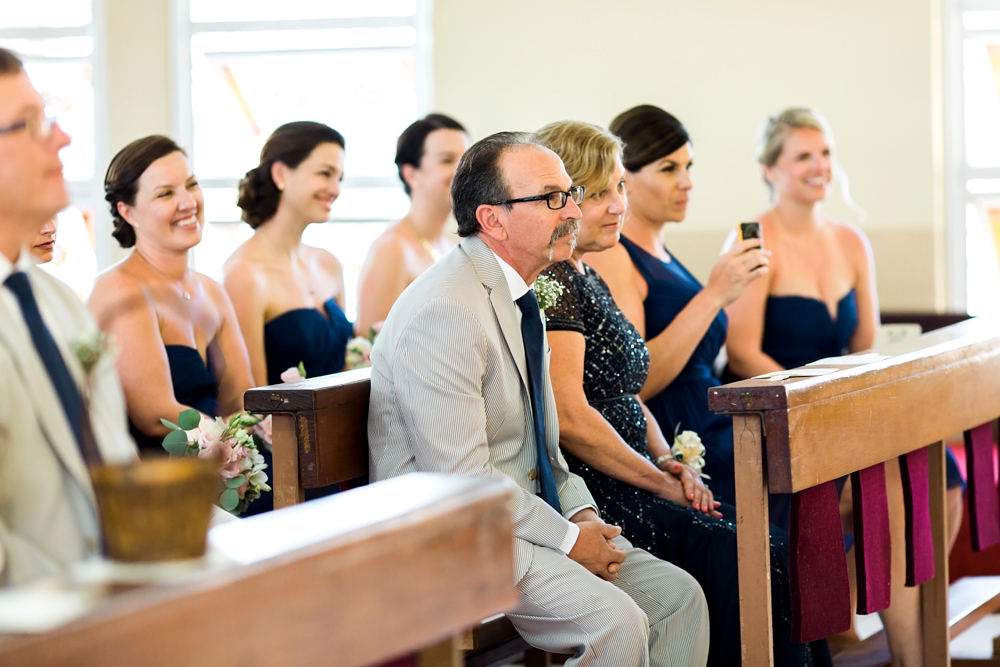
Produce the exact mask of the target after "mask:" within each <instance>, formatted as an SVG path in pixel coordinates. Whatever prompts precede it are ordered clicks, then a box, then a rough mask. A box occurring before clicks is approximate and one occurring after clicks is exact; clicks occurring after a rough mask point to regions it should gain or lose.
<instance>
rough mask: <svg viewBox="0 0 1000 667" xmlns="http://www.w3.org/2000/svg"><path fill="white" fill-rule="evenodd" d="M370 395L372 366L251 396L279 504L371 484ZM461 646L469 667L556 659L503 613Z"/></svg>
mask: <svg viewBox="0 0 1000 667" xmlns="http://www.w3.org/2000/svg"><path fill="white" fill-rule="evenodd" d="M370 395H371V369H368V368H364V369H358V370H354V371H347V372H344V373H337V374H335V375H326V376H322V377H316V378H309V379H306V380H303V381H300V382H295V383H291V384H282V385H273V386H268V387H258V388H256V389H251V390H249V391H247V392H246V394H244V398H243V401H244V407H245V409H246V410H247V411H248V412H253V413H254V414H259V415H268V414H269V415H271V420H272V422H271V423H272V436H273V437H272V447H271V451H272V454H273V462H274V470H273V475H272V483H271V485H272V487H273V488H274V506H275V509H277V508H280V507H288V506H290V505H294V504H296V503H301V502H303V500H304V494H305V490H306V489H314V488H319V487H322V486H327V485H329V484H337V483H340V484H341V488H344V487H345V486H357V485H360V484H366V483H367V482H368V399H369V396H370ZM484 618H485V617H484ZM461 647H462V648H463V649H464V650H465V651H466V656H465V658H466V664H467V665H468V667H486V666H487V665H499V664H506V662H508V661H511V660H516V659H521V658H522V657H523V658H524V659H525V661H526V664H527V665H528V667H541V666H542V665H547V664H548V656H547V655H546V654H544V653H543V652H541V651H537V650H535V649H533V648H531V647H530V646H529V645H528V644H527V642H525V641H524V640H523V639H521V637H520V636H519V635H518V634H517V631H516V630H515V629H514V626H513V625H511V623H510V621H508V620H507V619H506V618H504V617H503V616H499V617H497V618H491V619H488V620H487V621H485V622H483V623H482V624H480V625H479V626H477V627H475V628H473V630H471V631H470V632H467V633H465V634H464V635H463V637H462V640H461Z"/></svg>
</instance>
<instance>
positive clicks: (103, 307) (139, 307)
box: [87, 258, 155, 329]
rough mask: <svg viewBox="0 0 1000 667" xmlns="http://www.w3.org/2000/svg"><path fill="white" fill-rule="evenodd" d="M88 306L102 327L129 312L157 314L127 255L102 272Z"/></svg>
mask: <svg viewBox="0 0 1000 667" xmlns="http://www.w3.org/2000/svg"><path fill="white" fill-rule="evenodd" d="M87 307H88V308H89V309H90V312H91V313H92V314H93V315H94V318H95V319H96V320H97V322H98V324H99V326H101V328H102V329H104V328H106V325H107V324H108V318H109V317H111V316H119V315H123V314H126V313H129V314H132V315H135V314H136V313H137V312H148V313H149V314H150V315H153V316H155V307H154V305H153V301H152V297H151V296H150V294H149V289H148V286H147V285H146V283H145V282H144V281H143V280H142V277H141V276H140V275H139V274H138V273H137V272H136V271H135V270H133V268H132V266H131V263H130V262H129V260H128V258H126V259H124V260H122V261H121V262H119V263H117V264H115V265H114V266H111V267H110V268H108V269H106V270H104V271H102V272H101V273H100V274H99V275H98V276H97V280H95V281H94V288H93V290H91V292H90V297H89V298H88V299H87Z"/></svg>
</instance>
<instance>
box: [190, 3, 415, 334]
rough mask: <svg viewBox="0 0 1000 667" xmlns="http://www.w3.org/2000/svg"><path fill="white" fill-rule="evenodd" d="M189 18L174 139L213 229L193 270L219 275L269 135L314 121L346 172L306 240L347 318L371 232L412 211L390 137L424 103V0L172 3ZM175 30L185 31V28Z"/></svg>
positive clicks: (237, 239)
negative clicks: (333, 263) (335, 266)
mask: <svg viewBox="0 0 1000 667" xmlns="http://www.w3.org/2000/svg"><path fill="white" fill-rule="evenodd" d="M178 2H181V3H184V5H185V6H182V7H180V10H181V14H182V15H184V16H185V17H186V18H185V20H184V22H183V26H182V27H183V28H184V29H186V34H182V36H181V37H182V39H183V40H184V50H183V52H182V54H181V58H182V59H184V58H187V59H188V60H186V61H185V62H181V63H180V70H181V72H182V73H183V74H186V75H187V76H186V78H184V77H182V80H181V84H180V85H181V86H182V87H185V88H186V89H187V90H189V91H190V92H189V96H187V95H181V96H180V97H181V113H180V114H179V115H180V116H181V117H182V122H185V118H186V122H187V124H188V125H187V127H186V131H184V132H183V133H182V134H183V135H186V136H181V137H180V138H181V140H182V141H184V142H185V143H186V145H187V146H188V147H189V148H190V153H191V157H192V161H193V167H194V171H195V174H196V175H197V176H198V179H199V181H200V182H201V185H202V188H203V189H204V192H205V214H206V220H207V222H208V223H210V224H209V227H210V229H208V230H206V233H205V236H204V239H203V241H202V243H201V244H200V245H199V247H198V248H197V249H196V251H195V266H196V268H197V269H198V270H199V271H202V272H204V273H207V274H208V275H210V276H212V277H214V278H217V279H218V278H220V277H221V267H222V264H223V262H225V260H226V258H227V257H228V256H229V254H230V253H232V251H233V250H234V249H235V248H236V246H237V245H239V243H241V242H242V241H243V240H245V239H246V238H247V237H249V235H250V234H251V233H252V232H251V230H250V228H249V227H248V226H247V225H246V224H244V223H239V222H238V220H239V213H240V212H239V209H238V208H237V207H236V205H235V202H236V196H237V189H236V188H237V184H238V182H239V179H240V178H241V177H242V176H243V175H244V174H245V173H246V172H247V171H248V170H249V169H251V168H253V167H255V166H256V165H257V161H258V158H259V155H260V150H261V148H262V147H263V145H264V141H265V140H266V139H267V137H268V135H270V133H271V132H272V131H273V130H274V129H275V128H277V127H278V126H279V125H282V124H284V123H287V122H291V121H297V120H313V121H319V122H322V123H326V124H327V125H329V126H331V127H333V128H334V129H336V130H337V131H339V132H340V133H341V134H342V135H344V138H345V141H346V143H347V151H346V158H345V179H344V183H343V187H342V191H341V195H340V198H339V199H338V200H337V201H336V202H335V203H334V205H333V209H332V211H331V218H330V223H328V224H326V225H312V226H311V227H310V228H309V229H308V230H307V232H306V237H305V238H306V242H307V243H310V244H314V245H318V246H321V247H323V248H326V249H327V250H329V251H331V252H332V253H333V254H334V255H336V256H337V258H338V259H340V261H341V262H342V263H343V265H344V272H345V279H346V283H347V284H346V286H345V287H346V297H347V311H348V316H349V317H353V315H354V313H355V312H356V309H357V304H356V303H355V300H356V296H357V276H358V271H359V269H360V265H361V262H362V260H363V259H364V256H365V253H366V252H367V250H368V246H369V245H370V244H371V242H372V240H374V238H375V237H376V236H378V234H380V233H381V232H382V231H383V230H384V229H385V226H386V224H387V223H388V222H389V221H391V220H395V219H398V218H400V217H402V216H403V215H404V214H405V213H406V210H407V208H408V205H409V204H408V200H407V198H406V195H405V194H404V193H403V190H402V187H401V186H400V183H399V180H398V177H397V176H396V168H395V165H394V164H393V157H394V155H395V148H396V138H397V137H398V136H399V134H400V133H401V132H402V131H403V130H404V129H405V128H406V126H407V125H409V124H410V123H411V122H413V121H414V120H415V119H416V118H417V117H418V114H419V113H420V112H421V110H422V108H423V106H424V104H423V101H424V100H423V98H424V95H423V90H424V88H425V84H424V77H425V76H426V69H427V68H426V67H425V65H424V62H425V59H424V57H423V55H422V54H423V52H424V37H423V35H422V30H423V28H422V25H423V19H422V15H421V12H422V11H424V9H423V4H424V3H423V0H368V1H366V2H356V1H347V0H285V1H283V2H280V3H275V2H271V1H270V0H250V1H248V0H238V1H237V0H178ZM181 32H183V31H181Z"/></svg>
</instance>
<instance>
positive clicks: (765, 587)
mask: <svg viewBox="0 0 1000 667" xmlns="http://www.w3.org/2000/svg"><path fill="white" fill-rule="evenodd" d="M878 352H881V353H883V354H888V355H892V356H891V357H890V358H889V359H885V360H883V361H878V362H875V363H872V364H868V365H864V366H847V365H843V366H838V367H839V368H840V370H838V371H837V372H835V373H831V374H829V375H824V376H821V377H814V378H793V379H790V380H785V381H780V382H774V381H770V380H759V379H758V380H746V381H743V382H737V383H734V384H730V385H726V386H723V387H715V388H713V389H711V390H709V397H708V399H709V407H710V408H711V409H712V410H714V411H715V412H717V413H721V414H729V415H732V416H733V427H734V429H733V430H734V449H735V457H736V498H737V507H738V511H737V515H738V518H737V522H738V525H739V531H738V549H739V564H740V577H739V580H740V609H741V618H742V640H743V664H744V665H754V666H757V665H771V664H773V660H772V656H771V617H770V609H771V605H770V599H771V598H770V594H771V589H770V574H769V573H770V569H769V561H770V554H769V550H768V509H767V493H768V492H771V493H793V492H800V491H803V490H806V489H810V488H812V487H815V486H817V485H819V484H822V483H825V482H828V481H830V480H835V479H837V478H839V477H842V476H844V475H847V474H849V473H852V472H855V471H859V470H863V469H866V468H868V467H870V466H875V465H877V464H879V463H880V462H883V461H888V460H891V459H894V458H895V457H898V456H900V455H904V454H907V453H909V452H913V451H916V450H919V449H922V448H924V447H927V446H928V445H929V444H931V443H933V444H931V446H930V448H929V453H930V458H929V471H930V472H929V487H930V512H931V528H932V535H933V558H934V566H935V568H934V569H935V573H936V574H935V577H934V578H933V579H931V580H930V581H928V582H926V583H924V584H923V585H922V586H921V593H922V614H923V630H924V638H925V647H924V655H925V663H926V664H927V665H935V666H944V665H948V664H949V661H950V658H949V647H948V643H949V638H950V631H949V623H948V608H947V603H948V595H947V594H948V582H947V572H948V566H947V558H948V556H947V548H946V543H945V529H944V517H945V483H944V462H945V457H944V445H943V443H942V440H943V439H944V438H946V437H948V436H950V435H952V434H954V433H958V432H962V431H965V430H967V429H970V428H973V427H975V426H978V425H980V424H984V423H986V422H988V421H990V420H992V419H996V418H997V416H998V415H1000V382H998V381H997V378H1000V323H998V322H996V321H988V320H984V319H975V320H968V321H966V322H961V323H959V324H954V325H951V326H948V327H945V328H942V329H939V330H937V331H934V332H932V333H927V334H924V335H922V336H920V337H917V338H914V339H912V340H910V341H904V342H901V343H898V344H896V345H892V346H887V347H886V348H885V349H882V350H878ZM893 546H894V548H903V545H893Z"/></svg>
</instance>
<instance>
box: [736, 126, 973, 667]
mask: <svg viewBox="0 0 1000 667" xmlns="http://www.w3.org/2000/svg"><path fill="white" fill-rule="evenodd" d="M833 147H834V142H833V134H832V132H831V131H830V126H829V124H828V123H827V122H826V120H825V119H824V118H823V117H822V116H821V115H820V114H819V113H817V112H816V111H814V110H812V109H807V108H799V107H793V108H789V109H785V110H783V111H781V112H780V113H778V114H776V115H774V116H772V117H771V118H769V119H768V120H767V121H766V122H765V124H764V127H763V129H762V131H761V136H760V141H759V149H758V156H757V157H758V161H759V162H760V165H761V169H762V171H763V175H764V180H765V182H766V183H767V185H768V188H769V189H770V191H771V207H770V208H769V209H768V210H767V211H765V212H764V213H763V214H762V215H760V216H758V218H757V220H758V221H759V222H760V223H761V230H762V235H763V238H764V245H765V246H766V247H767V248H768V250H770V251H771V253H772V255H771V264H770V271H769V272H768V273H767V275H765V276H764V277H763V279H762V280H759V281H757V282H755V283H753V284H752V285H750V286H749V287H748V288H747V290H746V291H745V292H744V293H743V295H742V296H741V297H740V298H739V299H737V300H736V301H734V302H733V303H732V304H731V305H730V306H729V307H728V308H727V309H726V312H727V314H728V315H729V337H728V339H727V341H726V349H727V352H728V354H729V371H730V373H731V375H732V376H734V377H732V379H737V378H744V377H751V376H754V375H758V374H761V373H767V372H770V371H775V370H781V369H784V368H794V367H797V366H802V365H804V364H807V363H809V362H812V361H816V360H817V359H821V358H824V357H829V356H837V355H840V354H846V353H849V352H859V351H861V350H867V349H869V348H871V346H872V344H873V343H874V340H875V331H876V329H877V328H878V326H879V311H878V297H877V294H876V291H875V264H874V261H873V258H872V252H871V247H870V246H869V243H868V239H867V238H866V237H865V234H864V232H862V231H861V230H860V229H859V228H858V227H856V226H854V225H851V224H848V223H844V222H840V221H837V220H834V219H832V218H830V217H829V216H827V215H825V214H824V213H823V211H822V208H821V205H822V203H823V201H824V200H825V199H826V196H827V193H828V191H829V189H830V187H831V185H832V183H833V181H834V176H835V174H836V173H837V171H838V169H837V166H836V162H835V159H834V153H833ZM886 484H887V490H888V496H889V510H890V523H891V527H892V532H893V542H894V543H896V544H902V543H903V527H904V510H903V499H902V492H901V488H902V486H901V481H900V477H899V467H898V465H897V464H896V463H895V462H889V463H887V464H886ZM962 486H963V480H962V477H961V474H960V473H959V471H958V466H957V465H956V464H955V461H954V459H953V457H952V456H951V454H950V452H949V455H948V488H949V526H950V528H951V532H952V541H953V540H954V536H955V535H957V530H958V527H959V524H960V523H961V513H962ZM844 497H846V498H848V499H849V498H850V493H849V492H848V493H845V494H844ZM903 551H904V550H903V549H894V550H893V576H892V583H893V586H892V592H891V594H892V606H891V607H890V608H889V609H886V610H885V611H882V612H880V616H881V617H882V620H883V623H884V624H885V626H886V631H887V632H886V634H887V637H888V640H889V647H890V649H891V651H892V654H893V656H894V658H895V660H896V662H894V663H893V664H901V665H906V666H907V667H911V666H914V665H922V664H923V662H922V650H921V647H922V642H921V639H920V616H919V609H920V604H919V602H920V601H919V592H918V589H917V588H906V587H904V586H903V582H904V581H905V579H906V577H905V572H906V570H905V567H906V563H905V557H904V553H903Z"/></svg>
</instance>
